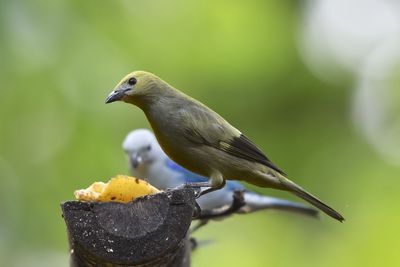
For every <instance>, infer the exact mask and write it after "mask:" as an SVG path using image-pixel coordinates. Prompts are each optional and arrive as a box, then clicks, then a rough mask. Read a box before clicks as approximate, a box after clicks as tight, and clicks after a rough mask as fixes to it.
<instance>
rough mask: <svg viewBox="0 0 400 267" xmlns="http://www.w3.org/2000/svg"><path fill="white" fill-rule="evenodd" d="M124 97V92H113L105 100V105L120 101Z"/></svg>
mask: <svg viewBox="0 0 400 267" xmlns="http://www.w3.org/2000/svg"><path fill="white" fill-rule="evenodd" d="M124 96H125V91H124V90H114V91H112V92H111V94H110V95H109V96H108V97H107V99H106V104H108V103H112V102H115V101H119V100H121V99H122V98H123V97H124Z"/></svg>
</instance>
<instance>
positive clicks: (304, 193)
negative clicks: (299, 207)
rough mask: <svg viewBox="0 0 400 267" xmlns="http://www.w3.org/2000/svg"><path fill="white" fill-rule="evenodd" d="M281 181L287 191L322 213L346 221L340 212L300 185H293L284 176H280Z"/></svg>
mask: <svg viewBox="0 0 400 267" xmlns="http://www.w3.org/2000/svg"><path fill="white" fill-rule="evenodd" d="M279 180H280V182H281V183H282V185H283V186H284V187H285V190H287V191H290V192H292V193H293V194H295V195H296V196H298V197H301V198H302V199H304V200H305V201H307V202H309V203H310V204H312V205H314V206H315V207H317V208H318V209H320V210H321V211H323V212H325V213H326V214H327V215H329V216H331V217H332V218H334V219H336V220H338V221H340V222H343V221H344V217H343V216H342V215H341V214H340V213H339V212H337V211H336V210H334V209H332V208H331V207H329V206H328V205H326V204H325V203H323V202H322V201H321V200H319V199H318V198H316V197H315V196H313V195H312V194H310V193H308V192H307V191H306V190H304V189H303V188H301V187H300V186H299V185H297V184H295V183H293V182H292V181H290V180H289V179H287V178H285V177H284V176H282V175H279Z"/></svg>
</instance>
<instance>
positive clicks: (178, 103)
mask: <svg viewBox="0 0 400 267" xmlns="http://www.w3.org/2000/svg"><path fill="white" fill-rule="evenodd" d="M115 101H123V102H126V103H130V104H133V105H136V106H138V107H139V108H141V109H142V110H143V112H144V113H145V115H146V117H147V119H148V121H149V122H150V125H151V127H152V128H153V131H154V134H155V135H156V138H157V140H158V142H159V143H160V145H161V147H162V149H163V150H164V151H165V153H166V154H167V155H168V156H169V157H170V158H171V159H172V160H174V161H175V162H177V163H178V164H180V165H181V166H183V167H184V168H186V169H188V170H190V171H192V172H195V173H198V174H200V175H203V176H206V177H209V182H205V183H196V184H191V186H193V187H209V189H208V190H205V191H203V192H204V193H207V192H211V191H214V190H218V189H220V188H222V187H224V185H225V179H234V180H242V181H246V182H248V183H251V184H254V185H257V186H261V187H269V188H275V189H279V190H284V191H288V192H291V193H293V194H295V195H297V196H298V197H300V198H302V199H304V200H306V201H308V202H309V203H311V204H312V205H314V206H315V207H317V208H319V209H320V210H322V211H323V212H325V213H326V214H328V215H329V216H331V217H332V218H334V219H337V220H339V221H343V220H344V218H343V216H342V215H340V214H339V213H338V212H337V211H335V210H334V209H332V208H331V207H329V206H328V205H326V204H324V203H323V202H322V201H321V200H319V199H318V198H316V197H315V196H313V195H312V194H310V193H308V192H307V191H306V190H304V189H303V188H302V187H300V186H299V185H297V184H295V183H294V182H292V181H291V180H289V179H288V178H287V175H286V174H285V173H284V172H283V171H282V170H281V169H280V168H278V167H277V166H276V165H275V164H273V163H272V162H271V161H270V160H269V159H268V158H267V156H265V154H264V153H263V152H262V151H261V150H260V149H259V148H257V146H256V145H254V144H253V142H252V141H250V140H249V138H247V137H246V136H245V135H244V134H242V133H241V132H240V131H239V130H238V129H236V128H235V127H233V126H232V125H231V124H229V123H228V122H227V121H226V120H225V119H224V118H222V117H221V116H220V115H219V114H217V113H216V112H215V111H213V110H211V109H210V108H208V107H207V106H205V105H204V104H202V103H200V102H199V101H197V100H196V99H193V98H192V97H190V96H188V95H186V94H184V93H182V92H181V91H179V90H177V89H175V88H174V87H172V86H171V85H169V84H168V83H166V82H165V81H163V80H162V79H160V78H159V77H157V76H156V75H154V74H152V73H149V72H145V71H135V72H132V73H130V74H128V75H127V76H125V77H124V78H123V79H122V80H121V81H120V82H119V83H118V84H117V86H116V87H115V89H114V90H113V91H112V92H111V94H110V95H109V96H108V97H107V99H106V103H111V102H115Z"/></svg>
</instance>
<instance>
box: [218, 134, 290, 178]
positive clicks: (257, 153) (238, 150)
mask: <svg viewBox="0 0 400 267" xmlns="http://www.w3.org/2000/svg"><path fill="white" fill-rule="evenodd" d="M223 143H226V144H228V146H227V145H223V144H222V145H221V147H220V149H222V150H223V151H225V152H226V153H228V154H231V155H233V156H236V157H239V158H243V159H247V160H249V161H255V162H258V163H261V164H263V165H265V166H267V167H269V168H271V169H273V170H275V171H277V172H279V173H280V174H282V175H286V174H285V173H284V172H283V171H282V170H281V169H279V168H278V167H277V166H275V165H274V164H273V163H272V162H271V161H270V160H269V159H268V158H267V156H265V155H264V153H263V152H262V151H261V150H260V149H259V148H258V147H256V146H255V145H254V144H253V143H252V142H251V141H250V139H249V138H247V137H246V136H245V135H244V134H241V135H240V137H234V138H233V139H232V140H230V141H229V142H223Z"/></svg>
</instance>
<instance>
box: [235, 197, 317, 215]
mask: <svg viewBox="0 0 400 267" xmlns="http://www.w3.org/2000/svg"><path fill="white" fill-rule="evenodd" d="M244 200H245V203H246V205H245V206H244V207H242V208H241V209H240V212H243V213H248V212H254V211H258V210H266V209H273V210H284V211H288V212H294V213H298V214H302V215H306V216H310V217H314V218H316V217H318V210H316V209H314V208H311V207H308V206H306V205H303V204H300V203H296V202H292V201H288V200H284V199H279V198H275V197H267V196H262V195H259V194H257V193H254V192H244Z"/></svg>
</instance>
